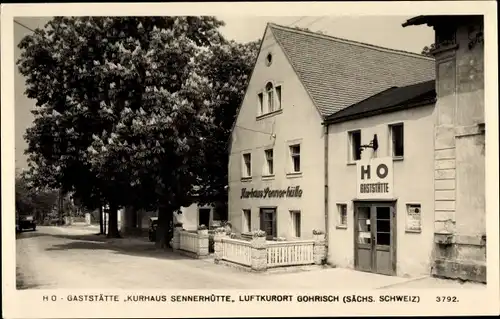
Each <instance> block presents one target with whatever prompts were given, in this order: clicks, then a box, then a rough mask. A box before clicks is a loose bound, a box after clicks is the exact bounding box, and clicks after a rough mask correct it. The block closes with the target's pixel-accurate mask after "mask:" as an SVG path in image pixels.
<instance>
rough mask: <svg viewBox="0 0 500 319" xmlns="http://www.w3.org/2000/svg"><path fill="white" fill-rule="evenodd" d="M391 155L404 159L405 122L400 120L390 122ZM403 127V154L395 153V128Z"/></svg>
mask: <svg viewBox="0 0 500 319" xmlns="http://www.w3.org/2000/svg"><path fill="white" fill-rule="evenodd" d="M388 127H389V156H391V157H392V159H393V160H403V159H404V156H405V151H404V150H405V132H404V131H405V126H404V122H398V123H393V124H389V125H388ZM397 127H401V131H400V132H401V139H402V141H401V143H402V153H403V154H402V155H395V151H396V149H395V144H396V141H395V136H396V135H395V134H394V128H397Z"/></svg>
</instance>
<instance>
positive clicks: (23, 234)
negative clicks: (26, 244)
mask: <svg viewBox="0 0 500 319" xmlns="http://www.w3.org/2000/svg"><path fill="white" fill-rule="evenodd" d="M45 236H50V235H48V234H44V233H40V232H38V231H37V230H35V231H33V230H30V231H23V232H21V233H16V240H19V239H27V238H33V237H45Z"/></svg>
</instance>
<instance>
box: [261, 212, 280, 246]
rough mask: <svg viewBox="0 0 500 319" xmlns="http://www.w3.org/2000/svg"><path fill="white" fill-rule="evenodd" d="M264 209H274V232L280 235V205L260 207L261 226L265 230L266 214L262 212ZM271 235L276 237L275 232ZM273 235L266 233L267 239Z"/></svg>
mask: <svg viewBox="0 0 500 319" xmlns="http://www.w3.org/2000/svg"><path fill="white" fill-rule="evenodd" d="M263 209H272V210H274V221H273V228H274V232H275V233H276V236H278V206H260V207H259V228H260V229H261V230H264V229H262V226H263V218H264V214H263V213H262V210H263ZM271 236H272V237H273V238H274V234H271ZM271 236H270V235H269V234H267V233H266V239H269V238H270V237H271Z"/></svg>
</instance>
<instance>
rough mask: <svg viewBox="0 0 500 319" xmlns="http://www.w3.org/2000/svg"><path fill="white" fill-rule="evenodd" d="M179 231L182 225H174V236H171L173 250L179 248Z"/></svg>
mask: <svg viewBox="0 0 500 319" xmlns="http://www.w3.org/2000/svg"><path fill="white" fill-rule="evenodd" d="M181 231H182V227H179V226H176V227H175V228H174V237H173V238H172V249H173V250H179V249H180V248H181Z"/></svg>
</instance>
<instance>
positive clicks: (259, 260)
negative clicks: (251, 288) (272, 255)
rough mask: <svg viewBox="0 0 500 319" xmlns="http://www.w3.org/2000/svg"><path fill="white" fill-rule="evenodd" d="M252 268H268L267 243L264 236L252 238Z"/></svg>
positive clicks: (263, 269) (257, 269) (260, 269)
mask: <svg viewBox="0 0 500 319" xmlns="http://www.w3.org/2000/svg"><path fill="white" fill-rule="evenodd" d="M251 243H252V270H254V271H266V270H267V243H266V237H265V234H264V236H253V238H252V242H251Z"/></svg>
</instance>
